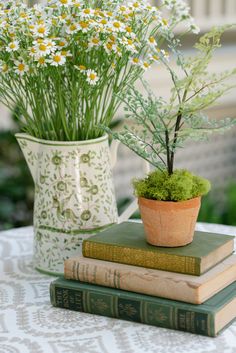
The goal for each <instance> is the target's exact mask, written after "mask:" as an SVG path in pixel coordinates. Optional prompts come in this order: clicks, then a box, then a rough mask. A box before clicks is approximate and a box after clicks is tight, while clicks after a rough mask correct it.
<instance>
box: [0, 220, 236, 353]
mask: <svg viewBox="0 0 236 353" xmlns="http://www.w3.org/2000/svg"><path fill="white" fill-rule="evenodd" d="M198 229H199V230H203V231H208V230H210V231H214V232H219V233H227V234H232V235H235V234H236V227H227V226H222V225H221V226H219V225H212V224H198ZM32 233H33V229H32V227H26V228H20V229H13V230H10V231H6V232H1V233H0V353H18V352H19V353H162V352H163V353H185V352H188V353H191V352H192V353H207V352H212V353H213V352H214V353H216V352H219V353H235V352H236V322H235V323H234V324H232V325H231V326H230V327H229V328H228V329H226V330H225V331H223V332H222V334H221V335H220V336H218V337H217V338H208V337H204V336H198V335H193V334H189V333H184V332H180V331H173V330H167V329H162V328H157V327H152V326H147V325H142V324H138V323H132V322H127V321H121V320H117V319H110V318H106V317H101V316H95V315H90V314H84V313H78V312H72V311H69V310H63V309H58V308H53V307H52V306H51V305H50V302H49V290H48V288H49V283H50V282H51V280H52V279H54V278H53V277H49V276H46V275H43V274H40V273H38V272H37V271H35V270H34V269H33V267H32V238H33V237H32Z"/></svg>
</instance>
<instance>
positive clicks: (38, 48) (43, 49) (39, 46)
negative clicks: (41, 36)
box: [31, 41, 54, 57]
mask: <svg viewBox="0 0 236 353" xmlns="http://www.w3.org/2000/svg"><path fill="white" fill-rule="evenodd" d="M34 43H35V42H34ZM53 48H54V47H52V46H50V45H49V46H48V43H47V42H46V41H42V42H41V41H39V42H36V44H35V45H34V47H33V49H32V50H31V51H34V50H35V56H36V57H41V56H46V55H49V54H50V53H51V52H52V51H53Z"/></svg>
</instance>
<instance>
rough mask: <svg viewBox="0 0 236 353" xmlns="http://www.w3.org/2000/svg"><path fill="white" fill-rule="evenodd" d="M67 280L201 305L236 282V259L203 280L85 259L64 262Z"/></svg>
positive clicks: (199, 277) (228, 261)
mask: <svg viewBox="0 0 236 353" xmlns="http://www.w3.org/2000/svg"><path fill="white" fill-rule="evenodd" d="M64 276H65V278H66V279H73V280H79V281H81V282H87V283H92V284H97V285H101V286H106V287H111V288H118V289H123V290H126V291H131V292H136V293H142V294H148V295H152V296H157V297H163V298H167V299H172V300H179V301H183V302H186V303H192V304H201V303H203V302H205V301H206V300H207V299H209V298H211V297H212V296H213V295H215V294H216V293H218V292H219V291H220V290H222V289H223V288H225V287H227V286H228V285H230V284H231V283H233V282H234V281H236V255H231V256H229V257H228V258H226V259H225V260H224V261H222V262H221V263H220V264H218V265H216V266H215V267H214V268H212V269H211V270H209V271H208V272H206V273H205V274H203V275H201V276H198V277H196V276H192V275H186V274H182V273H175V272H167V271H161V270H153V269H148V268H143V267H139V266H131V265H125V264H119V263H114V262H108V261H102V260H96V259H91V258H86V257H83V256H80V257H75V258H70V259H68V260H66V261H65V267H64Z"/></svg>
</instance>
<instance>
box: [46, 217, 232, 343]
mask: <svg viewBox="0 0 236 353" xmlns="http://www.w3.org/2000/svg"><path fill="white" fill-rule="evenodd" d="M233 249H234V237H232V236H228V235H220V234H214V233H205V232H196V233H195V236H194V240H193V242H192V243H191V244H189V245H187V246H184V247H178V248H162V247H156V246H152V245H149V244H148V243H146V241H145V234H144V229H143V225H142V224H141V223H134V222H125V223H122V224H120V225H114V226H112V227H111V228H109V229H107V230H105V231H103V232H102V233H99V234H98V235H95V236H92V237H91V238H89V239H87V240H85V241H84V242H83V256H79V257H75V258H71V259H68V260H66V261H65V271H64V278H59V279H57V280H55V281H53V282H52V283H51V286H50V298H51V303H52V305H54V306H56V307H61V308H66V309H71V310H77V311H82V312H86V313H92V314H98V315H103V316H109V317H114V318H119V319H125V320H131V321H136V322H141V323H145V324H149V325H154V326H158V327H165V328H170V329H176V330H182V331H188V332H192V333H197V334H202V335H207V336H212V337H214V336H216V335H217V334H218V333H219V332H220V331H221V330H222V329H223V328H225V327H226V326H228V325H229V324H230V323H231V322H232V321H233V320H234V319H235V317H236V255H233Z"/></svg>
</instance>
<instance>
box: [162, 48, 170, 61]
mask: <svg viewBox="0 0 236 353" xmlns="http://www.w3.org/2000/svg"><path fill="white" fill-rule="evenodd" d="M160 53H161V55H162V57H163V58H164V59H165V60H167V61H169V59H170V55H169V53H168V52H167V51H165V50H164V49H161V50H160Z"/></svg>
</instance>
